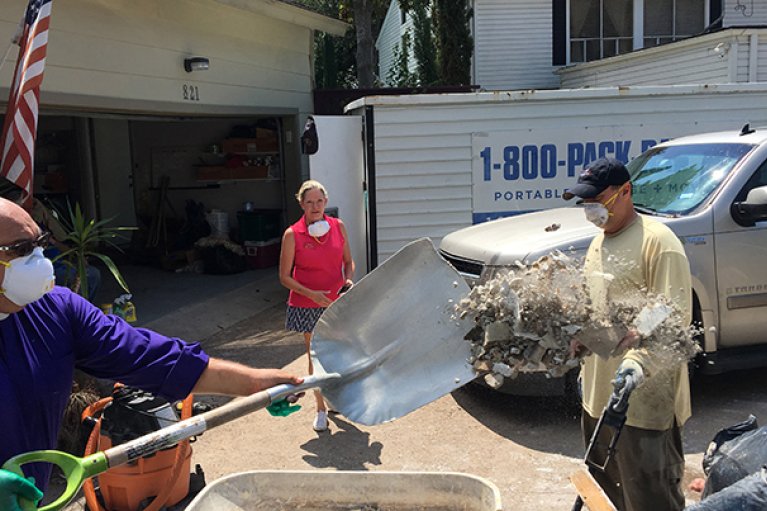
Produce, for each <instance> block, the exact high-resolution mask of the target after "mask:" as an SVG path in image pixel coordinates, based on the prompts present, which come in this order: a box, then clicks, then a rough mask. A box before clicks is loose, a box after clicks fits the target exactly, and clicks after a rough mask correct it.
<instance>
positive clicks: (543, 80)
mask: <svg viewBox="0 0 767 511" xmlns="http://www.w3.org/2000/svg"><path fill="white" fill-rule="evenodd" d="M474 59H475V61H474V73H475V76H474V83H475V84H477V85H479V86H480V87H482V88H483V89H486V90H509V89H548V88H557V87H559V77H558V76H557V75H556V74H554V69H555V67H554V66H552V64H551V62H552V7H551V2H542V1H540V0H476V1H475V3H474Z"/></svg>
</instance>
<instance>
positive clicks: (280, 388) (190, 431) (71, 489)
mask: <svg viewBox="0 0 767 511" xmlns="http://www.w3.org/2000/svg"><path fill="white" fill-rule="evenodd" d="M340 377H341V375H340V374H338V373H331V374H322V375H312V376H306V377H304V382H303V383H301V384H299V385H290V384H282V385H276V386H274V387H271V388H269V389H266V390H262V391H261V392H257V393H255V394H252V395H250V396H248V397H245V398H241V399H235V400H233V401H230V402H229V403H227V404H225V405H223V406H220V407H218V408H216V409H214V410H211V411H209V412H205V413H203V414H202V415H199V416H196V417H190V418H189V419H186V420H183V421H180V422H177V423H176V424H173V425H172V426H168V427H167V428H163V429H160V430H157V431H154V432H152V433H149V434H147V435H144V436H142V437H139V438H136V439H135V440H131V441H130V442H127V443H125V444H122V445H117V446H115V447H111V448H109V449H107V450H106V451H103V452H97V453H95V454H91V455H90V456H86V457H84V458H78V457H76V456H72V455H71V454H68V453H65V452H61V451H32V452H28V453H24V454H19V455H18V456H14V457H13V458H11V459H9V460H8V461H6V462H5V464H3V467H2V468H4V469H6V470H10V471H11V472H13V473H15V474H18V475H20V476H22V477H24V473H23V471H22V470H21V466H22V465H26V464H27V463H35V462H45V463H51V464H53V465H56V466H58V467H59V468H60V469H61V471H62V472H63V474H64V477H65V478H66V480H67V486H66V489H65V490H64V493H62V494H61V495H60V496H59V498H58V499H56V500H55V501H54V502H52V503H50V504H47V505H46V506H43V507H41V508H39V511H56V510H58V509H61V508H62V507H64V506H65V505H66V504H67V503H68V502H69V501H70V500H72V498H73V497H74V496H75V494H77V491H78V490H79V489H80V487H81V486H82V484H83V482H85V480H86V479H88V478H89V477H93V476H96V475H98V474H101V473H103V472H106V471H107V470H108V469H109V468H111V467H116V466H119V465H124V464H125V463H128V462H130V461H133V460H136V459H138V458H141V457H143V456H146V455H148V454H152V453H155V452H157V451H159V450H162V449H165V448H167V447H171V446H173V445H175V444H177V443H178V442H180V441H181V440H185V439H187V438H191V437H193V436H195V435H199V434H201V433H202V432H204V431H207V430H209V429H212V428H214V427H216V426H220V425H221V424H225V423H227V422H229V421H231V420H234V419H237V418H239V417H242V416H243V415H247V414H248V413H251V412H254V411H256V410H260V409H261V408H265V407H266V406H268V405H269V404H271V403H272V402H274V401H278V400H280V399H283V398H285V397H287V396H289V395H291V394H296V393H298V392H301V391H303V390H307V389H311V388H315V387H321V386H322V385H323V384H325V383H327V382H329V381H332V380H335V379H337V378H340ZM21 506H22V509H24V511H31V510H34V509H35V506H34V504H33V503H31V502H29V501H27V500H24V501H23V502H21Z"/></svg>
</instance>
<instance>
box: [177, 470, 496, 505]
mask: <svg viewBox="0 0 767 511" xmlns="http://www.w3.org/2000/svg"><path fill="white" fill-rule="evenodd" d="M266 510H269V511H293V510H295V511H299V510H300V511H352V510H357V511H362V510H364V511H406V510H407V511H436V510H440V511H500V510H501V497H500V492H499V491H498V488H497V487H496V486H495V485H494V484H493V483H492V482H490V481H488V480H487V479H484V478H481V477H478V476H474V475H470V474H462V473H457V472H385V471H373V472H367V471H329V470H327V471H321V470H297V471H290V470H284V471H282V470H281V471H266V470H253V471H248V472H240V473H236V474H232V475H229V476H225V477H222V478H220V479H217V480H215V481H213V482H212V483H210V484H209V485H208V486H206V487H205V488H204V489H203V490H202V491H201V492H200V493H199V494H198V495H197V497H195V499H194V500H193V501H192V502H191V503H190V504H189V506H187V508H186V511H266Z"/></svg>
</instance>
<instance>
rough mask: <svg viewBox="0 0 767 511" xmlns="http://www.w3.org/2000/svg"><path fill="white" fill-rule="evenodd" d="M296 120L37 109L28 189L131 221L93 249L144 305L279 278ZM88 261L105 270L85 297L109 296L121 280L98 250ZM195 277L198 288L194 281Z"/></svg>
mask: <svg viewBox="0 0 767 511" xmlns="http://www.w3.org/2000/svg"><path fill="white" fill-rule="evenodd" d="M296 122H297V121H296V116H295V115H274V116H269V115H263V116H260V115H259V116H243V117H204V118H196V117H185V118H168V117H150V116H123V115H112V114H91V113H88V114H79V113H75V114H48V115H41V116H40V120H39V129H38V138H37V144H36V148H35V180H34V191H35V197H36V198H38V199H40V201H41V202H43V203H44V204H45V205H46V206H47V207H49V208H50V209H51V210H53V211H57V212H59V213H60V214H66V212H67V208H68V207H69V206H68V205H74V204H79V205H80V206H81V208H82V210H83V213H84V215H85V216H86V218H88V219H91V218H93V219H97V220H98V219H109V225H111V226H120V227H131V228H133V230H131V231H128V232H127V236H125V238H124V239H120V240H115V242H116V243H115V244H116V245H118V246H119V247H120V248H121V249H122V251H123V252H120V251H117V250H114V249H113V248H112V247H109V246H102V247H100V249H101V250H104V251H106V252H107V253H108V254H109V255H110V256H111V257H113V259H115V262H116V263H117V266H118V268H119V269H120V270H121V271H122V272H123V273H125V274H126V275H125V278H126V281H127V283H128V285H129V287H130V288H131V292H133V293H134V294H138V293H139V292H140V291H141V290H142V288H146V289H145V290H146V291H149V292H151V294H153V295H154V298H152V299H150V300H149V301H150V302H151V304H152V306H151V308H152V309H157V308H158V307H159V309H162V308H163V307H166V308H167V307H178V306H180V305H184V304H189V303H190V302H192V303H193V302H194V300H196V299H199V300H204V299H208V298H210V297H211V296H212V295H215V294H216V293H225V292H227V291H229V290H231V289H234V288H236V287H238V286H241V285H243V284H244V283H247V282H249V281H252V280H253V279H257V278H261V277H262V276H263V274H265V273H269V274H272V275H273V276H274V278H276V273H277V264H278V258H279V250H280V238H281V234H282V232H283V230H284V228H285V227H286V222H287V221H288V216H287V213H288V209H289V208H292V207H294V205H293V203H294V202H295V200H291V199H292V193H294V191H295V190H293V188H295V184H294V183H298V182H300V180H301V176H300V174H301V171H300V163H299V156H298V155H297V154H290V153H286V151H285V147H286V146H288V147H292V146H291V144H290V142H291V138H293V137H292V132H293V131H294V129H295V126H296ZM286 137H287V141H286ZM286 183H289V185H290V189H288V187H287V186H286ZM91 264H93V265H94V266H95V267H97V268H98V269H99V270H100V271H101V274H102V279H101V280H102V285H101V287H100V289H99V291H98V293H97V295H96V296H94V297H93V300H92V301H94V303H97V304H101V303H109V302H111V301H112V299H113V298H114V297H115V296H118V295H119V294H120V293H121V290H120V289H119V286H117V284H116V282H114V279H113V278H112V277H111V275H110V274H109V270H108V268H106V267H104V265H103V263H101V261H99V260H98V259H94V258H92V261H91ZM253 270H256V271H253ZM195 276H200V277H197V278H196V277H195ZM131 280H133V283H131ZM182 281H183V283H182ZM197 285H199V286H201V287H203V288H205V290H204V291H203V290H200V292H199V293H197V292H194V291H192V288H194V287H195V286H197ZM163 289H165V291H164V292H163ZM163 293H165V294H166V295H167V297H168V299H164V298H163V296H162V295H163ZM197 295H199V296H197ZM166 303H167V305H163V304H166ZM144 310H147V309H144ZM162 312H163V311H162V310H157V311H156V314H152V316H154V315H161V314H162ZM141 319H143V321H140V323H144V322H145V321H149V320H151V319H152V318H151V316H150V317H147V316H146V315H144V317H143V318H141Z"/></svg>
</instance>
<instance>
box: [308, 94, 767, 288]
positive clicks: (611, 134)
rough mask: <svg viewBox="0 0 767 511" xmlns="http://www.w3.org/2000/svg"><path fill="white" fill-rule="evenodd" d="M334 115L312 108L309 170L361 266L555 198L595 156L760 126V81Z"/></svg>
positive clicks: (481, 99) (397, 101)
mask: <svg viewBox="0 0 767 511" xmlns="http://www.w3.org/2000/svg"><path fill="white" fill-rule="evenodd" d="M346 112H347V115H344V116H336V117H323V116H316V117H315V120H316V128H317V136H318V140H319V151H318V152H317V154H315V155H313V156H311V157H310V173H311V176H312V177H315V178H318V179H319V180H320V181H322V182H323V183H325V184H326V185H328V189H329V191H330V203H329V205H330V206H336V207H338V211H339V216H340V217H341V218H342V219H344V222H347V220H349V221H352V223H353V225H352V226H351V227H352V232H350V238H351V241H352V243H353V245H355V246H353V247H352V248H353V249H354V251H355V261H356V262H357V263H358V268H359V271H358V273H359V274H360V275H362V274H364V273H365V270H366V269H367V270H370V269H372V268H374V267H375V266H377V265H378V263H379V262H382V261H383V260H384V259H386V258H387V257H389V256H390V255H392V254H393V253H394V252H396V251H397V250H399V249H400V248H402V247H403V246H404V245H405V244H407V243H409V242H410V241H412V240H414V239H416V238H420V237H424V236H428V237H430V238H431V239H432V240H434V242H435V244H438V243H439V242H440V240H441V239H442V237H443V236H445V235H446V234H448V233H450V232H453V231H455V230H458V229H461V228H463V227H467V226H470V225H473V224H477V223H481V222H484V221H487V220H491V219H495V218H499V217H502V216H509V215H514V214H519V213H523V212H529V211H537V210H543V209H549V208H553V207H559V206H560V204H561V198H560V197H561V194H562V190H563V189H564V188H566V187H567V185H568V183H570V182H571V181H572V179H573V178H574V177H575V176H577V174H578V172H579V171H580V170H581V169H582V168H583V166H584V165H585V164H587V163H588V162H590V161H592V160H594V159H596V158H597V157H599V156H604V155H609V156H615V157H617V158H620V159H622V160H625V161H628V160H629V159H631V158H634V157H636V156H637V155H639V154H640V153H641V152H643V151H644V150H646V149H647V148H648V147H650V146H652V145H654V144H656V143H658V142H662V141H664V140H667V139H671V138H674V137H679V136H682V135H690V134H694V133H701V132H705V131H715V130H724V129H739V128H740V127H741V126H743V124H745V123H747V122H750V123H751V125H752V126H757V125H767V83H738V84H720V85H684V86H682V85H677V86H653V87H644V86H641V87H634V86H632V87H608V88H594V89H573V90H561V89H560V90H527V91H508V92H476V93H464V94H421V95H412V96H374V97H365V98H362V99H359V100H356V101H354V102H352V103H350V104H349V105H348V106H347V107H346ZM326 181H327V182H326ZM347 223H348V222H347ZM347 227H349V226H347ZM366 263H367V268H366Z"/></svg>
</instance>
